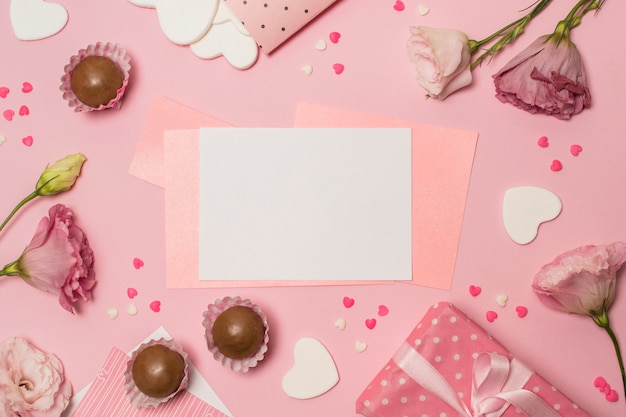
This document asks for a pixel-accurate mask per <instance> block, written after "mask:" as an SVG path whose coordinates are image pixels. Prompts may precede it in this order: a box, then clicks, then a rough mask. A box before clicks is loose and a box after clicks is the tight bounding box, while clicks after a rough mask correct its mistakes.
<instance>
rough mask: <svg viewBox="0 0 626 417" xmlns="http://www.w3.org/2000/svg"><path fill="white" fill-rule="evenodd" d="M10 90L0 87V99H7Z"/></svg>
mask: <svg viewBox="0 0 626 417" xmlns="http://www.w3.org/2000/svg"><path fill="white" fill-rule="evenodd" d="M10 92H11V90H9V88H8V87H0V97H2V98H7V96H8V95H9V93H10Z"/></svg>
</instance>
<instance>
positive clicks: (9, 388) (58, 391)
mask: <svg viewBox="0 0 626 417" xmlns="http://www.w3.org/2000/svg"><path fill="white" fill-rule="evenodd" d="M71 395H72V385H71V383H70V381H69V380H68V379H66V378H65V377H64V376H63V364H62V363H61V361H60V360H59V359H58V358H57V357H56V356H55V355H54V354H52V353H45V352H42V351H41V350H39V349H37V348H36V347H35V346H33V345H31V344H30V343H28V341H26V340H24V339H21V338H10V339H7V340H5V341H4V342H3V343H2V344H1V345H0V405H1V406H0V416H2V417H5V416H6V417H58V416H60V415H61V413H62V412H63V410H65V408H66V407H67V405H68V403H69V400H70V397H71Z"/></svg>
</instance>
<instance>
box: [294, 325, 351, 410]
mask: <svg viewBox="0 0 626 417" xmlns="http://www.w3.org/2000/svg"><path fill="white" fill-rule="evenodd" d="M293 356H294V366H293V368H291V369H290V370H289V371H287V373H286V374H285V376H284V377H283V391H285V394H287V395H288V396H290V397H291V398H296V399H300V400H306V399H309V398H314V397H317V396H320V395H322V394H324V393H325V392H327V391H328V390H330V389H331V388H332V387H334V386H335V385H337V382H339V373H338V372H337V367H336V366H335V362H334V361H333V358H332V357H331V356H330V353H329V352H328V350H327V349H326V347H325V346H324V345H323V344H322V343H321V342H320V341H319V340H317V339H314V338H312V337H305V338H302V339H300V340H298V341H297V342H296V345H295V347H294V350H293Z"/></svg>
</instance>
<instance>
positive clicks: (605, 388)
mask: <svg viewBox="0 0 626 417" xmlns="http://www.w3.org/2000/svg"><path fill="white" fill-rule="evenodd" d="M598 389H599V390H600V392H601V393H603V394H609V393H610V392H611V386H610V385H609V384H606V385H605V386H603V387H599V388H598Z"/></svg>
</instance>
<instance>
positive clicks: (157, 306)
mask: <svg viewBox="0 0 626 417" xmlns="http://www.w3.org/2000/svg"><path fill="white" fill-rule="evenodd" d="M150 310H152V311H154V312H155V313H158V312H159V311H161V302H160V301H159V300H155V301H153V302H151V303H150Z"/></svg>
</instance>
